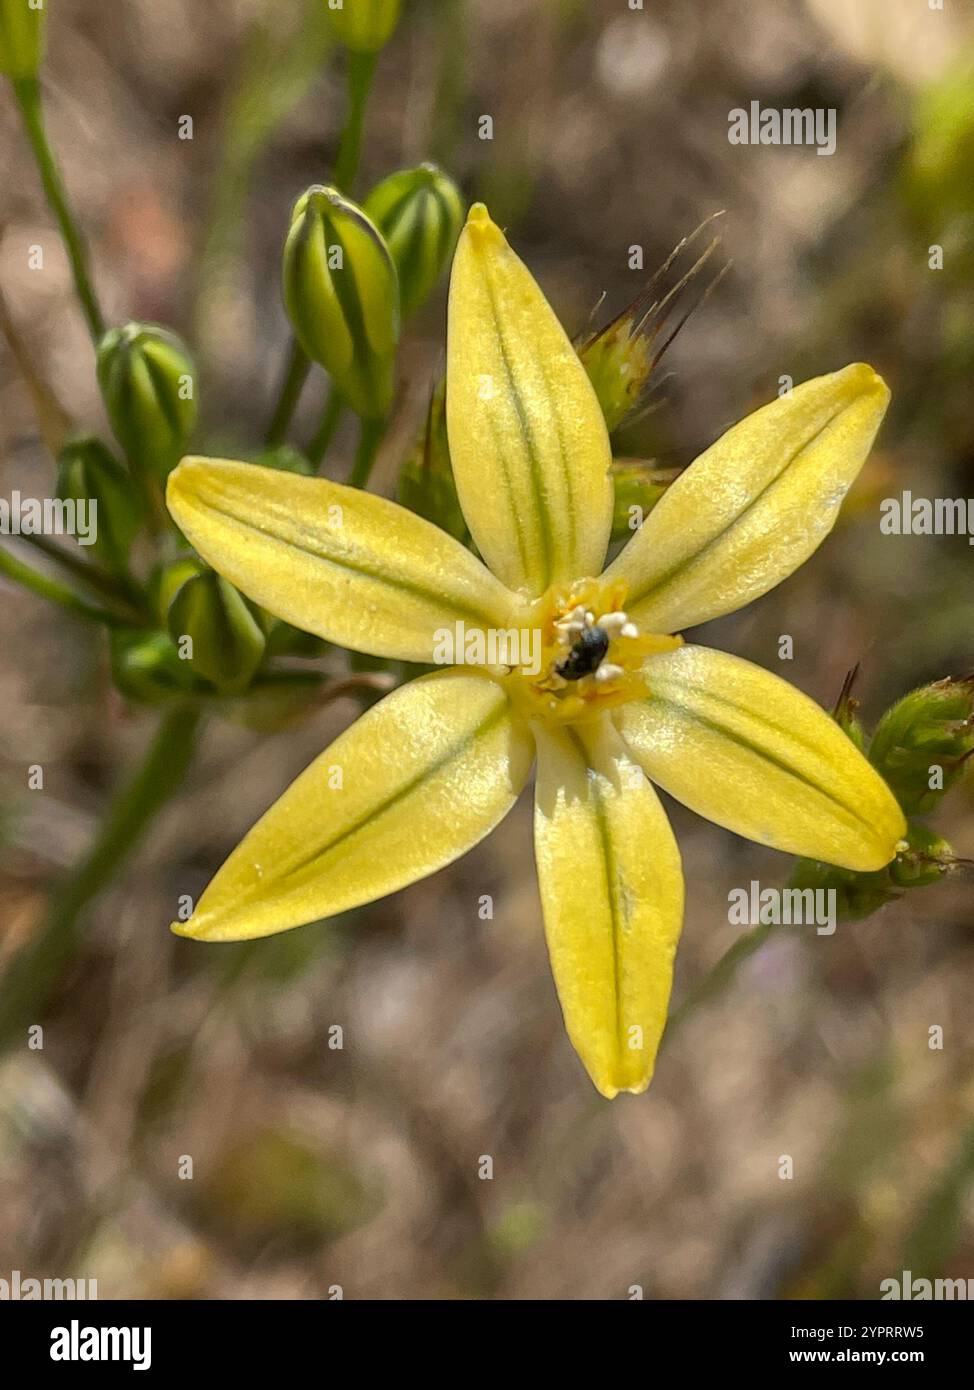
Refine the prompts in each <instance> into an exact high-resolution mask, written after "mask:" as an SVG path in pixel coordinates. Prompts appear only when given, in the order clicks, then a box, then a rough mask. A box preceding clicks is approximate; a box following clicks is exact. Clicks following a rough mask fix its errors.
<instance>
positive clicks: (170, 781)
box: [0, 704, 200, 1047]
mask: <svg viewBox="0 0 974 1390" xmlns="http://www.w3.org/2000/svg"><path fill="white" fill-rule="evenodd" d="M199 722H200V713H199V710H198V709H197V708H196V707H195V706H192V705H183V704H180V705H178V706H176V707H174V708H173V709H171V710H170V711H168V713H166V714H165V715H163V717H162V719H161V721H160V723H159V726H158V728H157V730H156V733H155V736H154V737H153V739H152V742H151V744H150V745H149V749H148V751H147V753H146V755H145V758H144V759H143V761H142V763H141V764H140V766H139V767H138V768H137V769H136V771H135V773H134V774H133V776H132V777H131V779H130V780H129V781H128V782H127V783H126V784H125V785H124V786H123V787H122V788H121V790H120V791H119V793H118V795H117V796H116V797H115V799H114V801H113V802H112V803H111V805H110V806H109V809H108V812H107V814H106V816H105V819H104V821H103V822H102V825H101V828H100V830H99V831H98V833H97V835H96V837H95V840H94V842H93V844H92V845H91V848H90V849H89V850H88V852H87V854H86V855H85V856H84V858H83V859H82V860H81V862H80V863H79V864H78V866H77V867H76V868H75V869H74V870H73V871H71V872H70V873H69V874H68V876H67V877H66V878H65V879H64V880H63V882H62V883H61V884H60V885H59V886H58V887H57V888H56V889H55V890H54V892H53V894H52V897H51V900H50V904H49V906H48V909H47V913H46V914H45V917H44V920H43V922H42V923H41V926H40V927H39V929H38V930H37V932H36V933H35V935H34V936H33V937H32V938H31V939H30V940H29V941H28V943H27V945H26V946H25V947H24V948H23V950H22V951H20V952H19V954H18V955H16V956H15V957H14V959H13V960H12V962H11V964H10V966H9V967H8V969H7V972H6V974H5V976H4V978H3V983H2V988H0V1047H7V1046H9V1045H10V1044H11V1043H13V1042H16V1041H17V1040H18V1038H19V1036H20V1032H21V1030H22V1029H25V1028H26V1027H27V1026H28V1025H29V1024H31V1023H34V1022H36V1021H37V1019H38V1016H39V1015H40V1014H42V1013H43V1011H44V1009H45V1007H46V1005H47V1003H48V1001H49V1000H50V999H51V997H52V996H53V994H54V993H55V991H56V990H57V988H58V985H59V983H60V981H61V980H62V978H63V977H64V973H65V970H66V969H67V967H68V966H69V965H70V963H71V961H72V959H73V958H74V956H75V955H76V954H77V952H78V950H79V949H80V946H81V944H82V941H83V936H82V929H81V928H82V920H81V919H82V914H83V912H84V909H85V908H86V907H87V906H88V904H89V903H90V902H91V901H92V899H93V898H95V897H96V896H97V894H98V893H100V892H101V891H102V889H103V888H105V887H106V885H107V884H108V883H110V882H111V880H112V879H113V878H114V877H115V875H116V873H117V872H118V870H119V868H120V866H121V864H122V863H123V862H124V860H126V859H127V858H128V856H129V855H130V854H131V853H132V851H133V850H134V849H135V848H136V846H137V845H138V844H139V842H140V841H141V840H142V838H143V836H144V835H145V833H146V831H147V830H148V828H149V825H150V824H151V822H152V820H153V819H154V818H155V816H156V815H157V814H158V812H159V811H160V810H161V809H162V807H163V806H164V805H165V804H166V802H167V801H168V800H169V799H170V797H171V796H173V794H174V793H175V792H176V791H177V789H178V788H179V786H180V784H181V783H182V780H183V777H184V776H185V774H186V771H187V769H188V768H189V765H190V762H191V760H192V756H193V752H194V749H195V747H196V736H197V731H198V727H199Z"/></svg>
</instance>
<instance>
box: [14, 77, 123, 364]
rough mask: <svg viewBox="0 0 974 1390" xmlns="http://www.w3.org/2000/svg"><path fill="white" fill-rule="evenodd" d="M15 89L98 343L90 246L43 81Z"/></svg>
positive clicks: (24, 80) (21, 81)
mask: <svg viewBox="0 0 974 1390" xmlns="http://www.w3.org/2000/svg"><path fill="white" fill-rule="evenodd" d="M13 89H14V95H15V97H16V99H17V105H18V106H19V107H20V111H21V115H22V116H23V118H24V127H25V129H26V131H27V138H28V140H29V141H30V146H31V149H32V151H33V154H34V161H35V163H36V164H37V171H38V173H39V174H40V176H41V183H42V184H43V186H44V194H45V197H46V198H47V202H48V206H49V207H50V209H51V211H52V212H53V214H54V216H55V218H56V219H57V224H58V227H59V228H60V231H61V236H62V237H63V239H64V245H65V248H66V250H67V253H68V260H69V261H70V262H71V273H72V275H73V276H74V288H75V292H76V293H77V296H78V300H79V302H80V304H81V308H82V311H83V313H84V316H85V319H86V320H87V323H88V331H89V332H90V334H91V337H92V340H93V341H94V342H95V343H96V344H97V343H98V342H99V341H100V339H101V337H102V335H103V333H104V332H105V320H104V318H103V317H102V312H101V308H100V306H99V304H98V298H97V296H96V294H95V290H94V287H93V285H92V282H91V276H90V274H89V271H88V249H87V247H86V245H85V240H84V237H83V236H82V233H81V230H80V228H79V227H78V224H77V223H76V222H75V220H74V216H73V214H72V212H71V208H70V206H69V204H68V196H67V192H66V191H65V187H64V181H63V179H62V178H61V173H60V170H59V169H58V166H57V161H56V159H55V157H54V152H53V150H52V149H51V146H50V142H49V141H48V138H47V131H46V129H45V126H44V108H43V105H42V102H41V89H40V83H39V82H38V81H37V78H36V77H20V78H16V79H15V80H14V82H13Z"/></svg>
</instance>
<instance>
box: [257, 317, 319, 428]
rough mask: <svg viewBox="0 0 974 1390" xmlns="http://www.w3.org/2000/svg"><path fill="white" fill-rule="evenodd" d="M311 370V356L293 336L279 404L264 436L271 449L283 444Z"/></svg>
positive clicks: (278, 399) (278, 400)
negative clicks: (307, 354) (308, 355)
mask: <svg viewBox="0 0 974 1390" xmlns="http://www.w3.org/2000/svg"><path fill="white" fill-rule="evenodd" d="M310 370H311V360H310V358H308V357H307V356H306V354H305V352H304V350H303V349H302V347H301V346H300V344H299V343H298V341H297V339H296V338H292V339H291V346H290V348H289V350H288V358H287V366H286V368H285V369H284V379H283V381H282V382H281V391H280V395H279V396H278V398H277V405H276V406H275V407H274V414H273V416H272V417H271V422H270V424H269V425H268V427H267V434H266V435H265V437H264V442H265V444H266V445H267V447H268V448H269V449H273V448H274V447H275V446H276V445H278V444H283V442H284V438H285V436H286V434H287V431H288V426H289V425H290V423H291V419H292V417H293V415H294V412H295V410H296V409H297V404H298V401H299V400H300V398H301V392H302V390H303V389H304V383H305V381H306V380H307V378H308V372H309V371H310Z"/></svg>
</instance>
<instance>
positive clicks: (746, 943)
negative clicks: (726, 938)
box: [663, 922, 781, 1045]
mask: <svg viewBox="0 0 974 1390" xmlns="http://www.w3.org/2000/svg"><path fill="white" fill-rule="evenodd" d="M773 931H781V927H780V926H775V925H773V924H771V923H767V922H762V923H761V925H760V926H757V927H752V928H751V930H750V931H749V932H748V933H747V934H746V936H742V937H739V938H738V940H737V941H735V942H734V944H733V946H731V947H730V948H729V950H727V951H725V952H724V954H723V955H722V956H721V958H720V960H719V961H718V962H717V964H716V965H715V966H713V968H712V969H711V970H710V971H709V972H708V973H707V974H706V975H705V976H704V977H703V979H702V980H701V981H700V983H699V984H698V985H697V986H696V988H695V989H692V990H691V991H690V993H689V994H688V995H687V997H686V998H685V999H684V1000H683V1003H682V1004H681V1005H680V1006H679V1008H677V1009H674V1010H673V1012H672V1013H671V1014H670V1017H669V1021H668V1022H667V1025H666V1032H665V1033H664V1035H663V1044H664V1045H665V1044H666V1043H668V1042H670V1041H671V1039H672V1037H673V1034H674V1033H675V1032H676V1030H677V1028H679V1026H680V1024H681V1023H683V1022H684V1021H685V1020H686V1019H687V1018H688V1017H689V1015H690V1014H692V1013H694V1012H695V1011H696V1010H697V1009H698V1008H699V1007H700V1005H701V1004H706V1003H707V1002H708V1000H710V999H713V998H714V997H715V996H716V995H718V994H720V993H721V992H722V991H723V990H725V989H726V988H727V986H728V985H729V984H730V982H731V980H732V979H733V978H734V976H735V975H736V974H737V972H738V970H739V969H740V968H741V966H742V965H743V964H744V962H745V961H746V960H749V959H750V957H751V956H753V955H754V952H755V951H757V950H758V949H759V948H760V947H761V946H763V945H764V943H765V942H766V941H767V939H768V937H769V936H770V935H771V933H772V932H773Z"/></svg>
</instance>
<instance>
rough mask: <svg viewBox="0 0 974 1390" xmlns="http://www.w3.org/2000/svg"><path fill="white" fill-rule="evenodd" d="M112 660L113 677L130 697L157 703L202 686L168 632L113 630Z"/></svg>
mask: <svg viewBox="0 0 974 1390" xmlns="http://www.w3.org/2000/svg"><path fill="white" fill-rule="evenodd" d="M111 662H112V679H113V680H114V682H115V684H116V686H117V687H118V689H119V690H120V691H121V692H122V694H123V695H124V696H125V697H126V698H127V699H129V700H136V701H145V702H147V703H149V704H156V703H158V702H159V701H160V700H167V699H172V697H173V696H179V695H187V694H189V693H190V692H191V691H193V690H194V689H197V688H198V685H197V680H196V677H195V675H194V674H193V670H192V667H191V666H190V665H189V663H188V662H187V661H181V660H180V657H179V652H178V651H177V650H176V645H175V643H174V642H173V641H172V640H171V639H170V638H169V636H168V634H167V633H165V632H126V631H121V632H113V633H112V635H111Z"/></svg>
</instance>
